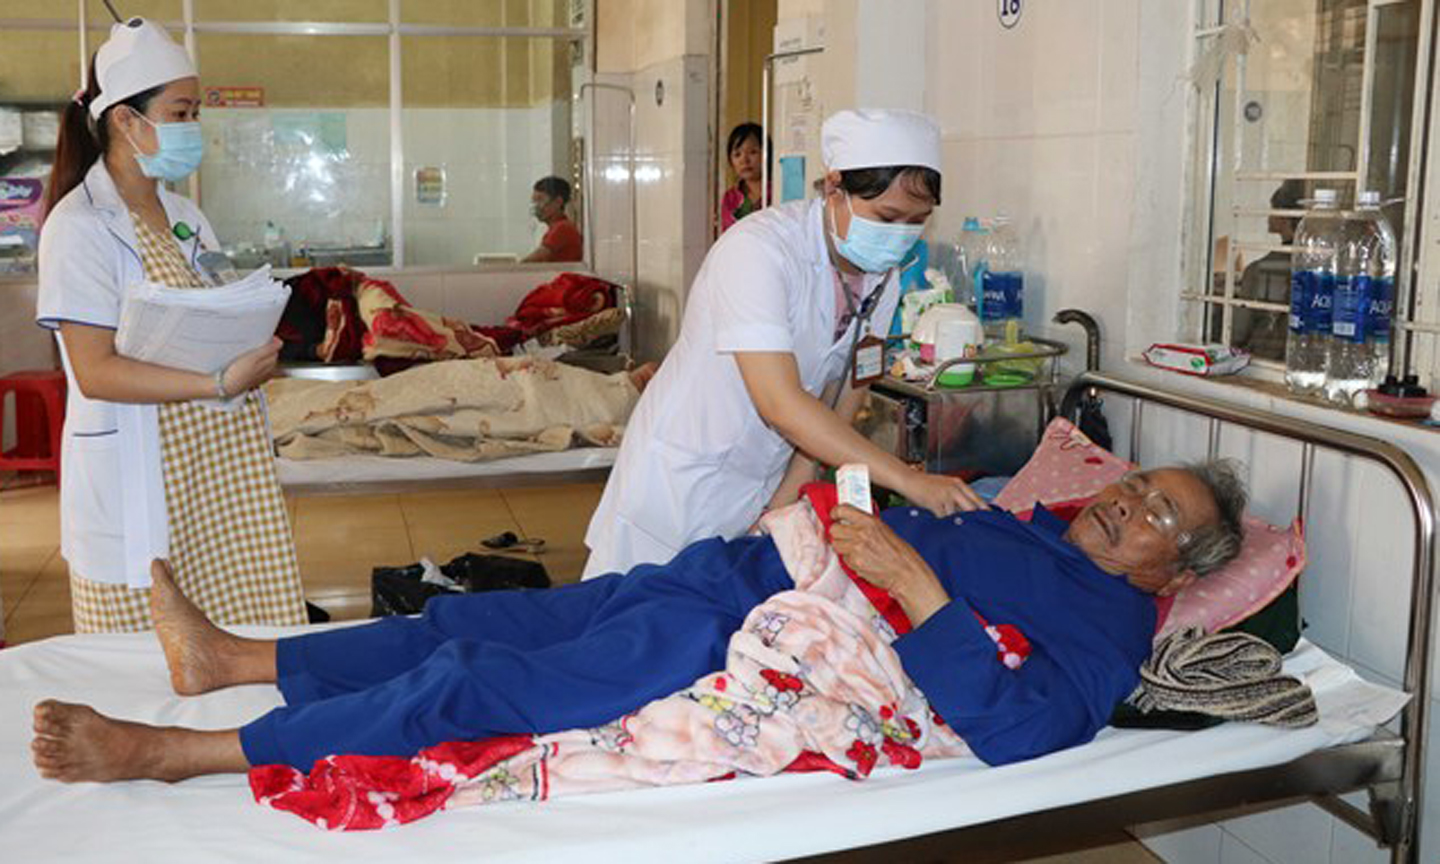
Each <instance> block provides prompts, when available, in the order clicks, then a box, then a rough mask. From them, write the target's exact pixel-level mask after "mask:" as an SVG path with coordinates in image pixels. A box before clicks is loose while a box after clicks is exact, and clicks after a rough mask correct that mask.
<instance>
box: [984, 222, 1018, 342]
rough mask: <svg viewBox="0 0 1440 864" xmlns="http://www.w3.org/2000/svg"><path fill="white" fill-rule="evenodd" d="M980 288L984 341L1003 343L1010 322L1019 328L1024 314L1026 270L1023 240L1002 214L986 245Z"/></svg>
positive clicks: (991, 230)
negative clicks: (1022, 250)
mask: <svg viewBox="0 0 1440 864" xmlns="http://www.w3.org/2000/svg"><path fill="white" fill-rule="evenodd" d="M980 286H981V292H980V293H981V297H980V323H981V324H983V325H984V326H985V338H986V339H987V340H989V341H996V342H1000V341H1004V339H1005V334H1006V332H1007V330H1008V329H1009V328H1008V326H1007V325H1008V324H1009V322H1011V321H1014V322H1016V325H1017V326H1018V325H1019V322H1020V318H1021V315H1022V314H1023V313H1024V311H1025V308H1024V301H1025V266H1024V259H1023V256H1022V254H1021V249H1020V238H1019V237H1018V236H1017V235H1016V234H1015V229H1013V228H1011V227H1010V217H1008V216H1006V215H1004V214H1003V213H1002V214H1001V215H999V216H996V217H995V222H994V226H993V227H992V228H991V229H990V237H989V238H988V242H986V244H985V270H984V272H983V273H981V274H980ZM1016 332H1018V330H1017V331H1016Z"/></svg>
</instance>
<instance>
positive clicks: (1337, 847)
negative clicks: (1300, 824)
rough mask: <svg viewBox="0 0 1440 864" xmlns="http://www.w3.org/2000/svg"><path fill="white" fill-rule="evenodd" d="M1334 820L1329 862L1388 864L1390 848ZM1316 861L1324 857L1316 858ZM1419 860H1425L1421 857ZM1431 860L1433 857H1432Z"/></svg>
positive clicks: (1335, 863)
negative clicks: (1381, 845) (1382, 846)
mask: <svg viewBox="0 0 1440 864" xmlns="http://www.w3.org/2000/svg"><path fill="white" fill-rule="evenodd" d="M1332 821H1333V822H1334V825H1335V827H1334V842H1333V844H1332V845H1331V847H1330V859H1329V860H1330V864H1388V862H1389V861H1390V850H1388V849H1382V848H1380V847H1379V846H1377V845H1376V844H1375V841H1374V840H1373V839H1371V838H1370V837H1367V836H1366V835H1364V834H1361V833H1360V832H1359V831H1356V830H1355V829H1354V828H1351V827H1350V826H1349V825H1346V824H1345V823H1344V822H1341V821H1339V820H1338V819H1334V820H1332ZM1315 860H1317V861H1323V860H1325V859H1321V858H1317V859H1315ZM1421 860H1422V861H1423V860H1426V859H1424V858H1421ZM1432 860H1433V859H1432Z"/></svg>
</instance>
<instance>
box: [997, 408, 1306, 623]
mask: <svg viewBox="0 0 1440 864" xmlns="http://www.w3.org/2000/svg"><path fill="white" fill-rule="evenodd" d="M1132 467H1133V466H1132V465H1131V464H1130V463H1129V462H1126V461H1125V460H1124V459H1121V458H1120V457H1118V456H1116V455H1115V454H1113V453H1111V452H1109V451H1108V450H1104V449H1102V448H1101V447H1099V446H1097V445H1096V444H1095V442H1093V441H1091V440H1090V439H1089V438H1088V437H1086V436H1085V434H1084V433H1083V432H1081V431H1080V430H1079V429H1076V428H1075V426H1074V424H1072V423H1070V422H1069V421H1068V420H1066V419H1064V418H1063V417H1057V418H1055V419H1054V420H1052V421H1051V422H1050V425H1049V426H1047V427H1046V428H1045V434H1044V435H1043V436H1042V437H1041V439H1040V446H1039V447H1037V448H1036V449H1035V454H1034V455H1033V456H1031V457H1030V461H1029V462H1026V463H1025V467H1024V468H1021V469H1020V472H1019V473H1018V474H1016V475H1015V476H1014V478H1012V479H1011V480H1010V482H1009V483H1007V484H1005V488H1004V489H1002V490H1001V491H1000V494H999V495H997V496H995V504H996V505H998V506H1000V507H1003V508H1004V509H1006V510H1010V511H1012V512H1021V511H1024V510H1029V509H1031V508H1033V507H1034V506H1035V505H1036V504H1037V503H1040V504H1046V505H1057V504H1062V503H1066V502H1074V501H1077V500H1080V499H1086V498H1090V497H1093V496H1094V495H1095V494H1096V493H1098V492H1099V491H1100V490H1101V489H1104V488H1105V487H1106V486H1108V485H1110V484H1111V483H1114V482H1115V481H1116V480H1119V479H1120V477H1121V475H1123V474H1124V473H1125V472H1126V471H1129V470H1130V469H1131V468H1132ZM1244 525H1245V541H1244V543H1243V545H1242V546H1241V549H1240V555H1239V556H1238V557H1237V558H1236V559H1235V560H1234V561H1231V562H1230V563H1229V564H1228V565H1226V567H1225V568H1224V569H1223V570H1219V571H1217V572H1215V573H1211V574H1210V575H1209V576H1206V577H1204V578H1203V579H1199V580H1197V581H1195V582H1194V583H1192V584H1191V585H1190V587H1188V588H1186V589H1185V590H1184V591H1181V592H1180V593H1179V594H1176V595H1175V597H1174V603H1173V604H1172V605H1171V606H1170V609H1169V614H1168V615H1165V616H1164V621H1163V623H1162V624H1161V626H1160V629H1159V631H1158V632H1157V633H1156V634H1155V639H1156V641H1159V640H1160V639H1163V638H1164V637H1165V636H1168V635H1169V634H1170V633H1171V632H1172V631H1174V630H1177V629H1179V628H1181V627H1189V626H1197V625H1198V626H1200V627H1203V628H1204V629H1205V632H1207V633H1213V632H1214V631H1216V630H1222V629H1224V628H1226V627H1229V626H1231V625H1233V624H1237V623H1239V622H1240V621H1243V620H1245V619H1246V618H1248V617H1250V616H1251V615H1253V614H1255V613H1256V612H1258V611H1260V610H1261V609H1263V608H1265V606H1266V605H1268V604H1269V603H1270V601H1272V600H1274V599H1275V598H1276V597H1278V596H1280V594H1281V593H1283V592H1284V591H1285V589H1286V588H1288V587H1290V583H1291V582H1293V581H1294V580H1295V577H1296V576H1297V575H1299V573H1300V571H1301V570H1303V569H1305V538H1304V531H1303V530H1302V527H1301V525H1300V521H1299V520H1298V519H1297V520H1296V521H1295V522H1294V524H1292V525H1291V526H1290V528H1289V529H1283V528H1278V527H1276V526H1274V525H1271V524H1269V523H1268V522H1264V521H1262V520H1260V519H1256V518H1255V517H1253V516H1250V515H1248V514H1247V515H1246V516H1245V519H1244ZM1161 609H1162V611H1163V610H1164V604H1163V603H1162V604H1161Z"/></svg>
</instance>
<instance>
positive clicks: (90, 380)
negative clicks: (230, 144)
mask: <svg viewBox="0 0 1440 864" xmlns="http://www.w3.org/2000/svg"><path fill="white" fill-rule="evenodd" d="M88 80H89V85H88V86H87V87H86V89H84V90H83V91H81V92H80V93H77V94H76V96H75V99H74V100H73V101H72V102H71V104H69V105H67V106H66V108H65V117H64V124H63V127H62V129H61V132H60V138H59V143H58V149H57V154H56V160H55V167H54V170H53V172H52V174H51V177H50V183H49V187H48V188H47V190H46V196H47V197H46V217H45V222H44V226H43V228H42V229H41V234H40V298H39V303H38V309H37V312H36V319H37V321H38V322H39V324H40V325H41V326H42V327H46V328H48V329H51V330H54V331H55V334H56V341H57V342H58V343H59V346H60V352H61V356H62V357H63V358H64V361H65V371H66V375H67V377H68V379H69V404H68V405H67V410H66V415H65V435H64V443H63V445H62V451H61V460H62V464H63V466H64V470H63V471H62V474H61V477H62V480H61V488H60V508H61V517H60V534H61V538H60V542H61V546H60V551H61V554H62V555H63V556H64V557H65V560H66V561H67V562H68V563H69V565H70V591H71V597H72V604H73V607H72V608H73V614H74V619H75V629H76V630H77V631H79V632H82V633H83V632H95V631H120V630H139V629H144V628H147V627H149V626H150V603H149V593H150V592H149V586H150V566H149V565H150V561H151V560H152V559H154V558H156V557H168V558H169V559H170V560H171V561H172V562H173V564H174V567H175V572H176V578H177V579H178V580H179V582H180V584H181V585H183V586H184V588H185V591H186V592H187V593H188V594H189V595H190V596H192V597H194V598H195V600H196V602H197V603H198V604H199V605H200V608H202V609H204V610H205V613H206V614H207V615H209V616H211V617H213V618H214V619H215V620H217V621H223V622H225V623H227V624H243V623H253V624H260V623H268V624H300V623H304V621H305V607H304V601H303V599H302V597H301V592H300V574H299V569H298V567H297V565H296V561H295V549H294V544H293V541H292V538H291V535H290V525H289V521H288V518H287V516H286V512H285V502H284V498H283V497H282V495H281V493H280V486H279V483H278V481H277V479H276V476H275V468H274V458H273V455H272V453H271V449H270V433H269V426H268V423H267V421H266V418H265V411H264V406H263V402H262V401H261V397H260V395H259V394H258V393H255V392H254V388H255V387H257V386H259V385H260V384H261V383H263V382H264V381H265V380H267V379H268V378H270V377H271V376H272V375H273V374H274V371H275V364H276V359H277V357H278V353H279V349H280V342H279V340H274V341H272V342H271V343H270V344H268V345H262V346H259V347H257V348H255V349H254V350H253V351H250V352H249V353H247V354H243V355H241V356H240V357H238V358H236V359H235V360H234V362H232V363H231V364H230V365H229V366H228V367H227V368H226V369H224V370H222V371H221V372H219V373H218V374H215V375H213V376H212V375H204V374H200V373H195V372H187V371H183V370H180V369H173V368H167V367H164V366H156V365H154V364H150V363H143V362H140V361H136V360H132V359H129V358H127V357H123V356H121V355H120V354H118V353H117V352H116V349H115V331H116V327H117V326H118V324H119V321H120V308H121V305H122V299H123V297H124V292H125V289H126V287H127V286H129V285H131V284H133V283H136V282H139V281H142V280H149V281H151V282H158V283H162V284H166V285H170V286H172V287H176V288H196V289H201V288H203V287H204V285H205V283H204V281H203V280H202V279H201V278H200V276H199V275H198V273H197V271H196V267H195V262H196V259H197V258H198V257H199V255H200V253H201V252H203V251H205V250H207V249H210V250H214V249H219V246H220V244H219V242H218V241H217V240H216V238H215V234H214V232H213V231H212V230H211V228H210V223H209V222H208V221H207V220H206V219H205V215H204V214H203V213H201V212H200V210H199V208H197V207H196V206H195V205H194V204H193V203H191V202H190V201H189V200H188V199H186V198H183V197H181V196H178V195H175V194H172V193H171V192H170V191H168V190H167V189H165V188H164V187H163V186H162V185H161V181H166V182H170V183H176V182H179V181H182V180H184V179H185V178H186V177H188V176H189V175H190V174H192V173H194V171H195V170H196V168H198V167H199V165H200V160H201V157H202V155H203V152H204V138H203V137H202V135H201V132H200V124H199V122H197V119H196V118H197V117H198V116H199V113H200V86H199V81H198V79H197V78H196V75H195V67H194V65H193V64H192V63H191V62H190V58H189V56H188V55H187V54H186V53H185V49H183V48H181V47H180V46H179V45H177V44H175V42H174V41H172V40H171V39H170V37H169V35H168V34H166V32H165V31H164V30H163V29H162V28H161V27H159V26H157V25H155V24H152V23H150V22H148V21H145V20H143V19H140V18H135V19H131V20H130V21H129V22H127V23H124V24H116V25H115V26H114V28H113V29H112V30H111V34H110V39H109V41H107V42H106V43H105V44H104V45H102V46H101V47H100V50H99V51H97V52H96V54H95V58H94V61H93V62H92V64H91V71H90V76H89V79H88ZM236 396H241V397H243V399H242V400H241V404H240V407H239V408H238V409H237V410H234V411H224V410H219V409H216V408H210V407H207V406H205V405H202V404H200V403H199V402H197V401H196V400H203V399H217V398H219V399H227V398H233V397H236Z"/></svg>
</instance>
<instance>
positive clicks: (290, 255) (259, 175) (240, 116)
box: [195, 33, 393, 268]
mask: <svg viewBox="0 0 1440 864" xmlns="http://www.w3.org/2000/svg"><path fill="white" fill-rule="evenodd" d="M387 41H388V40H387V39H386V38H384V37H374V36H269V35H253V34H246V33H242V34H229V33H200V34H198V35H197V36H196V44H195V47H196V54H197V55H198V56H199V57H200V58H201V64H202V65H201V86H202V88H203V92H204V94H205V96H206V101H207V103H208V104H207V105H206V106H205V107H204V109H203V110H202V111H201V113H200V123H201V126H202V128H203V129H204V130H205V139H206V140H205V144H206V152H205V162H204V163H203V165H202V166H201V169H200V184H199V188H200V201H201V205H202V206H203V207H204V209H205V212H206V215H207V216H208V217H209V219H210V221H211V223H212V224H213V225H214V226H215V231H216V234H217V235H218V236H219V237H220V238H221V241H222V242H223V243H224V244H225V246H226V251H227V252H228V253H229V254H230V255H231V257H232V258H234V259H235V262H236V264H237V266H240V267H242V268H251V267H255V266H258V265H259V264H261V263H265V262H269V263H271V264H272V265H274V266H276V267H288V266H291V265H292V263H293V264H294V265H295V266H312V265H314V266H323V265H327V264H335V263H340V262H342V261H343V262H344V263H348V264H351V265H353V266H355V267H361V268H364V267H377V266H390V263H391V261H392V256H393V244H392V243H391V237H392V235H393V226H392V224H391V207H390V109H389V87H390V85H389V76H388V74H387V69H386V65H387V64H386V61H385V58H386V56H387V53H388V47H387ZM257 57H264V58H265V62H264V63H256V62H255V59H254V58H257ZM365 58H373V59H371V60H366V59H365Z"/></svg>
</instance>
